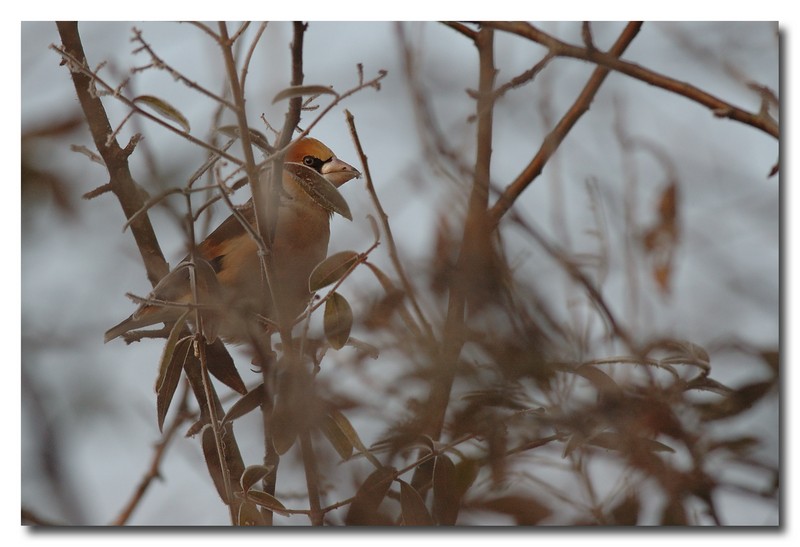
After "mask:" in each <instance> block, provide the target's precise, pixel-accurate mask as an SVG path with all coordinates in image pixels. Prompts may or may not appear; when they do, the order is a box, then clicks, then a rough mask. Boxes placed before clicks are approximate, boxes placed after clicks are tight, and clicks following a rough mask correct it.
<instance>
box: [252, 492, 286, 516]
mask: <svg viewBox="0 0 800 547" xmlns="http://www.w3.org/2000/svg"><path fill="white" fill-rule="evenodd" d="M245 499H246V500H249V501H252V502H253V503H255V504H258V505H260V506H262V507H266V508H267V509H269V510H270V511H274V512H276V513H280V514H282V515H288V513H287V512H286V506H284V505H283V504H282V503H281V502H280V501H279V500H278V498H276V497H275V496H272V495H270V494H267V493H266V492H264V491H263V490H249V491H248V492H247V495H245Z"/></svg>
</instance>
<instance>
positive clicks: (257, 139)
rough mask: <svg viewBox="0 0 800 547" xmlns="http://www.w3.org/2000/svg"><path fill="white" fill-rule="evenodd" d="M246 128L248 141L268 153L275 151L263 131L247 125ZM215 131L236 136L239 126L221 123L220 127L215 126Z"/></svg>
mask: <svg viewBox="0 0 800 547" xmlns="http://www.w3.org/2000/svg"><path fill="white" fill-rule="evenodd" d="M247 130H248V132H249V133H250V142H251V143H252V144H253V145H255V146H257V147H258V148H260V149H261V150H263V151H264V152H266V153H268V154H272V153H273V152H275V149H274V148H273V147H272V145H270V144H269V141H268V140H267V137H266V135H264V133H262V132H261V131H258V130H256V129H253V128H252V127H249V128H248V129H247ZM217 131H219V132H220V133H222V134H223V135H227V136H228V137H234V138H238V137H239V135H240V133H239V126H236V125H223V126H222V127H219V128H217Z"/></svg>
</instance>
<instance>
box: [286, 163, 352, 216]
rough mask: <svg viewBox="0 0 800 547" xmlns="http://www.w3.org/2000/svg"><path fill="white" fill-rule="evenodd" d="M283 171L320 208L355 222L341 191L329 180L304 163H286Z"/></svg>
mask: <svg viewBox="0 0 800 547" xmlns="http://www.w3.org/2000/svg"><path fill="white" fill-rule="evenodd" d="M283 170H284V171H286V172H287V173H288V174H289V176H291V177H292V178H293V179H294V180H295V182H297V184H298V185H299V186H300V188H302V189H303V191H304V192H305V193H306V194H308V195H309V196H310V197H311V199H313V200H314V201H315V202H316V203H317V204H318V205H319V206H320V207H322V208H323V209H325V210H326V211H330V212H331V213H339V214H340V215H342V216H343V217H344V218H346V219H347V220H353V214H352V213H351V212H350V207H349V206H348V205H347V201H346V200H345V199H344V197H343V196H342V194H340V193H339V190H337V189H336V187H335V186H334V185H333V184H331V183H330V182H329V181H328V179H326V178H325V177H323V176H322V175H320V174H319V173H317V172H316V171H314V170H313V169H311V168H310V167H306V166H305V165H303V164H302V163H294V162H289V161H287V162H285V163H284V164H283Z"/></svg>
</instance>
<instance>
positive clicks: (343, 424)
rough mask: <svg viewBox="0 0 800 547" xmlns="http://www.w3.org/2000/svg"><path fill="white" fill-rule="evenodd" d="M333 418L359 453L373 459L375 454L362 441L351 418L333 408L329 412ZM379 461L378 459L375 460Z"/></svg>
mask: <svg viewBox="0 0 800 547" xmlns="http://www.w3.org/2000/svg"><path fill="white" fill-rule="evenodd" d="M328 416H329V417H330V419H331V420H333V421H334V422H336V426H337V427H338V428H339V429H340V430H341V432H342V434H343V435H344V436H345V437H347V440H348V441H350V444H352V445H353V447H354V448H355V449H356V450H357V451H358V452H359V454H361V455H363V456H365V457H366V458H367V459H370V460H372V459H373V458H374V456H372V453H371V452H370V451H369V449H367V447H366V446H365V445H364V443H363V442H361V438H360V437H359V436H358V433H357V432H356V430H355V428H354V427H353V424H351V423H350V420H348V419H347V417H346V416H345V415H344V414H342V413H341V412H339V411H338V410H335V409H333V410H331V411H330V413H329V414H328ZM374 461H375V462H377V460H374Z"/></svg>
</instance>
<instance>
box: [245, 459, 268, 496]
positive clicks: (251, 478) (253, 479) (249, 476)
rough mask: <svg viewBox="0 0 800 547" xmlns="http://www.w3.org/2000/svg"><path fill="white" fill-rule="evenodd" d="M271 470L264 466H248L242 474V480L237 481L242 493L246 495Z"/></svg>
mask: <svg viewBox="0 0 800 547" xmlns="http://www.w3.org/2000/svg"><path fill="white" fill-rule="evenodd" d="M270 471H271V469H270V468H269V467H267V466H266V465H248V466H247V467H245V469H244V472H243V473H242V478H241V479H239V484H241V485H242V491H243V492H245V493H247V491H248V490H250V489H251V488H252V487H253V485H254V484H255V483H257V482H258V481H260V480H261V479H263V478H264V477H266V476H267V475H269V473H270Z"/></svg>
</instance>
